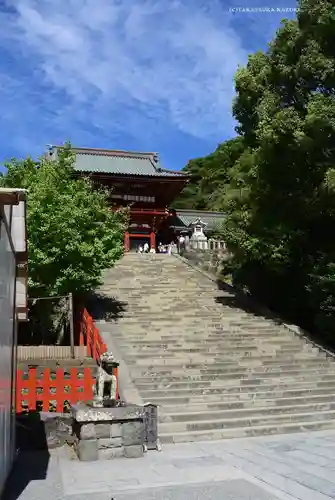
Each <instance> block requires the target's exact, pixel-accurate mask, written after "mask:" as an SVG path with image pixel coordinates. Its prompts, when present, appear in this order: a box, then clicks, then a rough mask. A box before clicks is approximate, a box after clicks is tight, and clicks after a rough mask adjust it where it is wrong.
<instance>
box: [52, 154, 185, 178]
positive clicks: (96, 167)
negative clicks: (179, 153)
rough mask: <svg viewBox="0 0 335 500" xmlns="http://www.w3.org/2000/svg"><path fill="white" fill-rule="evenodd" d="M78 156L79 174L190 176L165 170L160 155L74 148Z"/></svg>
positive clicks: (77, 168)
mask: <svg viewBox="0 0 335 500" xmlns="http://www.w3.org/2000/svg"><path fill="white" fill-rule="evenodd" d="M62 147H64V146H51V148H50V149H49V154H50V152H51V155H52V154H53V153H54V155H55V156H56V155H57V150H58V149H60V148H62ZM71 149H72V151H73V152H74V154H75V156H76V160H75V164H74V169H75V170H76V171H77V172H83V173H84V172H87V173H92V174H94V173H97V174H107V175H108V174H110V175H122V176H126V175H128V176H146V177H175V178H176V177H179V178H181V179H187V178H188V176H187V175H185V174H184V173H183V172H181V171H175V170H168V169H166V168H163V167H162V166H161V164H160V161H159V156H158V153H154V152H138V151H125V150H117V149H102V148H81V147H80V148H79V147H72V148H71Z"/></svg>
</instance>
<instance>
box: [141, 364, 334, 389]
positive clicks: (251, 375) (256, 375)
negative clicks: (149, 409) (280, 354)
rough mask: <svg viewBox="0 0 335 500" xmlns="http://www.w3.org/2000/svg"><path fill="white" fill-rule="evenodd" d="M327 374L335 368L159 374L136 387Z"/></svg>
mask: <svg viewBox="0 0 335 500" xmlns="http://www.w3.org/2000/svg"><path fill="white" fill-rule="evenodd" d="M326 375H330V376H333V377H334V379H335V373H334V369H333V368H325V369H319V370H314V371H312V372H311V371H310V370H292V371H289V372H287V371H284V370H282V371H277V372H274V371H272V372H250V371H249V372H248V371H245V372H242V371H239V372H231V373H226V374H216V376H213V375H210V376H208V375H207V376H206V375H203V376H201V378H198V379H197V380H194V379H185V378H184V379H180V380H177V381H176V380H171V379H170V378H168V379H165V378H161V377H159V376H157V377H148V378H146V379H141V380H138V379H136V387H137V389H138V390H144V391H145V390H153V389H187V388H190V389H196V388H200V387H203V388H208V387H217V386H218V385H220V384H221V385H222V384H223V383H224V382H225V381H226V380H228V381H230V380H240V382H241V383H246V382H245V381H246V380H253V381H255V380H269V379H271V380H272V381H274V380H276V379H278V378H280V379H281V380H282V379H286V380H287V379H293V378H294V380H295V381H297V382H298V381H304V380H307V381H308V380H311V379H313V380H314V377H320V380H323V377H324V376H326Z"/></svg>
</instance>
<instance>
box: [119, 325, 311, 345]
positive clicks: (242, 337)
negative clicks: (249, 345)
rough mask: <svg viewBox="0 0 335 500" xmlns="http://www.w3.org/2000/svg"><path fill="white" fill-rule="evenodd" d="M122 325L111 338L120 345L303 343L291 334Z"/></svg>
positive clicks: (208, 327) (209, 327)
mask: <svg viewBox="0 0 335 500" xmlns="http://www.w3.org/2000/svg"><path fill="white" fill-rule="evenodd" d="M121 325H122V333H119V334H116V333H115V334H114V335H113V338H115V339H117V340H119V342H120V343H122V342H127V343H130V342H134V343H135V342H143V343H145V341H149V342H157V343H162V342H169V341H170V342H178V341H179V342H180V341H181V339H183V340H185V342H207V341H208V342H213V343H215V342H223V341H225V340H227V341H229V340H236V341H239V342H242V341H247V340H252V341H253V340H259V341H260V342H262V341H264V342H270V341H271V342H275V341H276V339H277V338H278V341H279V342H280V341H281V340H283V341H287V342H289V341H292V340H294V341H300V342H304V340H303V339H301V338H299V337H297V336H296V335H294V334H293V333H292V335H287V334H286V333H285V334H282V333H278V334H276V335H274V334H273V332H272V334H271V335H270V334H268V333H266V334H263V333H257V334H255V333H252V334H251V333H248V332H234V331H232V330H226V331H224V330H221V331H218V330H216V329H215V328H214V327H211V326H210V325H206V324H203V325H202V329H201V330H199V329H198V328H199V326H198V327H197V329H196V328H195V327H193V326H190V325H186V326H185V327H184V326H183V328H182V329H181V328H180V326H179V328H178V329H177V328H173V327H171V326H169V325H168V324H166V325H165V326H164V327H160V328H158V327H157V328H155V329H151V328H149V327H147V326H146V325H142V324H137V325H136V324H135V323H134V324H133V325H128V324H121V323H120V326H121ZM204 327H206V331H204ZM181 330H182V337H181Z"/></svg>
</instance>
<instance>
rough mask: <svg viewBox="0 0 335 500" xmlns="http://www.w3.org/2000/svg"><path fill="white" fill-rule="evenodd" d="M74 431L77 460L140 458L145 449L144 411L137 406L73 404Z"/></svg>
mask: <svg viewBox="0 0 335 500" xmlns="http://www.w3.org/2000/svg"><path fill="white" fill-rule="evenodd" d="M72 414H73V419H74V424H73V433H74V435H75V443H74V446H75V450H76V452H77V455H78V458H79V460H83V461H94V460H110V459H114V458H120V457H126V458H139V457H141V456H142V455H143V452H144V448H145V420H144V417H145V413H144V410H143V408H141V407H137V406H131V407H119V408H99V409H98V408H91V407H88V406H86V405H73V407H72Z"/></svg>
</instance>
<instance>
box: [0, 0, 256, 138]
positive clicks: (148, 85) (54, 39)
mask: <svg viewBox="0 0 335 500" xmlns="http://www.w3.org/2000/svg"><path fill="white" fill-rule="evenodd" d="M13 2H14V4H15V9H16V11H17V15H15V16H12V15H11V16H8V19H7V21H8V22H9V26H8V29H7V30H6V31H7V33H6V36H7V37H10V38H11V39H12V40H13V37H15V42H16V44H17V46H20V47H21V48H22V50H23V51H24V53H25V56H26V57H29V58H30V60H33V61H34V64H35V70H36V71H37V72H38V73H39V74H41V75H43V78H44V79H45V83H46V84H47V85H51V86H52V88H53V89H54V90H57V89H58V90H62V91H64V92H65V93H66V95H67V96H68V99H69V101H68V103H67V105H66V107H63V108H61V110H58V111H57V113H58V118H57V113H56V115H55V117H54V120H61V119H63V120H64V119H69V120H74V116H75V117H76V118H75V119H76V120H83V121H85V120H91V123H92V125H93V126H96V127H98V128H100V129H104V128H105V126H106V124H108V123H109V124H111V123H112V124H113V125H112V128H114V131H115V130H116V131H118V130H119V131H121V130H122V129H124V130H127V131H128V132H130V133H132V134H138V135H141V134H145V133H146V132H145V130H143V127H144V126H145V124H146V123H148V122H151V123H152V122H153V121H156V122H157V124H158V125H157V126H158V128H159V123H160V122H161V121H165V122H167V123H169V125H170V126H172V127H175V128H176V129H179V130H180V131H182V132H186V133H188V134H191V135H194V136H196V137H200V138H214V137H215V138H219V137H222V135H223V131H224V129H225V128H229V127H231V118H230V113H231V100H232V97H233V95H234V86H233V75H234V73H235V70H236V68H237V65H238V64H239V63H243V62H245V60H246V55H247V54H246V52H245V51H244V50H243V49H242V47H241V43H240V38H239V36H238V35H237V34H236V33H235V32H234V31H233V30H232V29H231V27H230V26H229V21H230V20H231V16H230V15H229V14H227V11H225V12H224V10H223V8H222V7H221V6H220V5H222V4H220V2H219V0H217V1H216V0H213V1H212V2H209V3H210V5H211V6H210V8H208V6H206V4H207V3H208V2H204V5H202V4H201V2H200V1H198V2H195V1H193V0H183V1H179V0H171V1H169V0H143V1H142V0H58V2H56V1H55V0H13ZM2 24H3V23H2ZM41 98H43V96H41ZM45 98H46V97H45ZM141 128H142V130H141Z"/></svg>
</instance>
